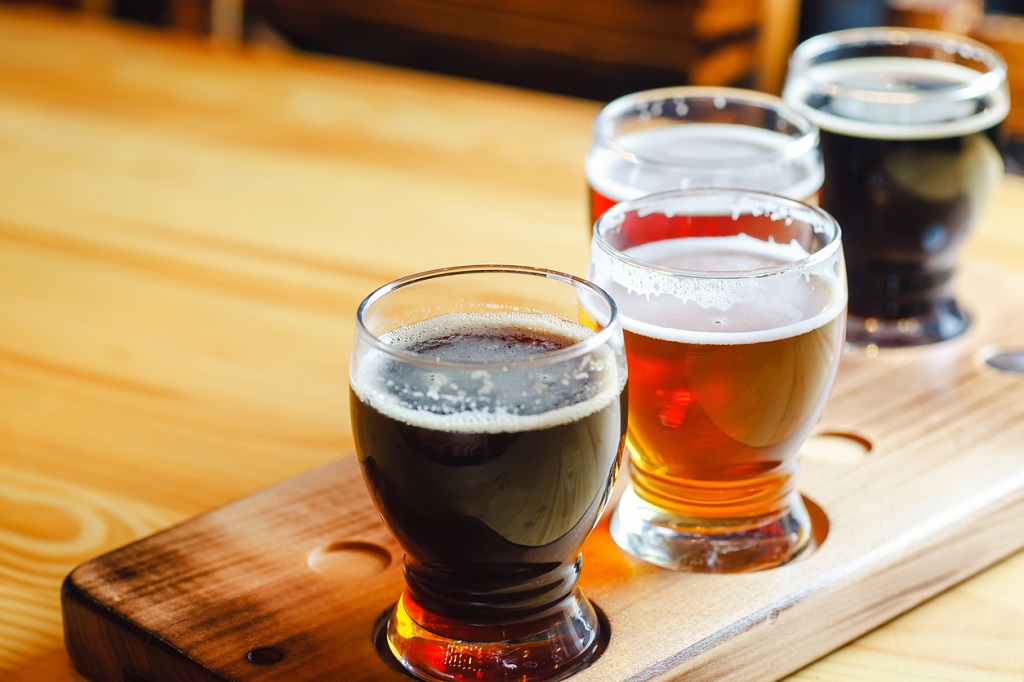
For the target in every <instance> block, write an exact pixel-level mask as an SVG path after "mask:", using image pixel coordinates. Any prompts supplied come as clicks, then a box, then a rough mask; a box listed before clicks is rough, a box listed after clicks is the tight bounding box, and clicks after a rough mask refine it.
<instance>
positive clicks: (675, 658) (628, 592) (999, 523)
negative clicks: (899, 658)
mask: <svg viewBox="0 0 1024 682" xmlns="http://www.w3.org/2000/svg"><path fill="white" fill-rule="evenodd" d="M959 284H960V289H961V291H962V292H963V293H962V300H963V302H964V303H965V305H966V307H967V308H968V309H969V310H970V311H971V313H972V315H973V317H974V325H973V326H972V329H971V331H970V332H969V333H968V334H966V335H965V336H963V337H961V338H959V339H957V340H954V341H952V342H948V343H945V344H940V345H936V346H933V347H927V348H916V349H904V350H892V351H881V352H877V353H875V352H872V351H870V350H867V351H865V350H863V349H851V350H849V351H848V352H847V353H846V354H845V355H844V358H843V362H842V365H841V369H840V376H839V379H838V381H837V385H836V389H835V392H834V394H833V397H832V400H831V401H830V403H829V406H828V408H827V410H826V414H825V416H824V417H823V420H822V422H821V425H820V429H819V435H818V436H816V437H815V438H814V439H812V441H811V442H809V443H808V445H807V447H806V448H805V450H804V455H803V462H804V466H803V471H802V474H801V488H802V490H803V491H804V493H805V494H806V495H807V497H808V498H809V499H811V500H812V501H813V502H814V505H815V508H817V509H821V510H824V515H822V514H820V513H816V516H817V518H816V534H817V536H818V537H819V539H821V540H822V544H821V546H820V547H819V548H818V549H817V550H816V551H815V552H813V553H812V554H810V555H809V556H807V557H806V558H804V559H802V560H800V561H797V562H795V563H793V564H790V565H787V566H784V567H782V568H778V569H775V570H771V571H765V572H762V573H753V574H745V575H718V576H716V575H690V574H683V573H675V572H671V571H667V570H662V569H659V568H655V567H653V566H649V565H646V564H644V563H642V562H639V561H637V560H634V559H632V558H631V557H629V556H628V555H626V554H625V553H623V552H621V551H620V550H619V549H618V548H617V547H616V546H615V545H614V543H613V542H612V541H611V539H610V537H609V535H608V529H607V518H606V519H605V520H604V521H603V522H602V523H601V525H599V527H598V528H597V530H596V531H595V532H594V534H593V535H592V536H591V538H590V539H589V540H588V541H587V544H586V545H585V546H584V564H583V577H582V580H581V584H582V586H583V589H584V591H585V592H586V593H587V595H588V596H589V597H590V598H591V599H592V600H593V601H594V602H595V603H596V604H597V605H598V606H599V607H600V608H601V610H602V611H603V612H604V614H605V615H606V616H607V618H608V622H609V624H610V629H611V636H610V640H609V643H608V646H607V648H606V650H605V651H604V652H603V654H602V655H601V656H600V657H599V658H598V659H597V660H596V661H595V663H594V664H593V665H592V666H591V667H590V668H588V669H586V670H584V671H582V672H581V673H579V674H578V675H577V676H576V677H574V678H573V679H574V680H576V679H578V680H580V681H581V682H583V681H585V680H601V681H604V680H675V679H684V678H685V679H686V680H758V679H775V678H779V677H782V676H784V675H785V674H787V673H790V672H792V671H794V670H796V669H798V668H800V667H801V666H803V665H805V664H806V663H808V662H810V661H812V660H814V659H816V658H818V657H819V656H821V655H823V654H825V653H827V652H828V651H831V650H832V649H834V648H836V647H838V646H840V645H842V644H844V643H846V642H848V641H850V640H851V639H853V638H855V637H857V636H858V635H860V634H862V633H864V632H866V631H868V630H870V629H871V628H873V627H875V626H877V625H879V624H881V623H883V622H885V621H886V620H888V619H890V618H892V617H893V616H895V615H897V614H899V613H901V612H903V611H905V610H907V609H909V608H911V607H913V606H915V605H916V604H919V603H920V602H922V601H923V600H925V599H927V598H928V597H930V596H932V595H934V594H936V593H938V592H940V591H941V590H943V589H945V588H946V587H948V586H950V585H953V584H955V583H957V582H958V581H960V580H962V579H964V578H966V577H967V576H969V575H971V574H973V573H975V572H977V571H979V570H981V569H982V568H984V567H986V566H989V565H990V564H992V563H993V562H995V561H997V560H998V559H1000V558H1002V557H1004V556H1006V555H1008V554H1010V553H1012V552H1013V551H1015V550H1017V549H1018V548H1020V547H1021V546H1024V375H1021V374H1014V373H1007V372H1000V371H996V370H994V369H992V368H990V367H989V366H988V365H986V363H985V362H984V358H986V357H988V356H989V355H991V354H992V353H993V352H997V351H999V350H1007V349H1012V348H1013V344H1014V343H1018V344H1019V343H1020V342H1021V340H1022V339H1024V314H1022V313H1024V304H1022V302H1021V292H1024V276H1022V275H1020V274H1015V273H1012V272H1011V271H1009V270H1005V269H1002V268H1001V267H999V266H995V265H991V264H980V263H974V264H970V266H969V267H965V268H964V271H963V272H962V274H961V276H960V280H959ZM828 434H844V435H843V436H837V435H828ZM865 444H866V445H868V446H869V447H870V449H868V450H865V447H864V445H865ZM621 483H622V481H620V484H621ZM826 517H827V518H826ZM401 587H402V572H401V552H400V550H399V549H398V548H397V546H396V545H395V544H394V542H393V541H392V540H391V538H390V536H389V535H388V534H387V532H386V531H385V530H384V528H383V526H382V525H381V524H380V521H379V520H378V518H377V515H376V513H375V511H374V510H373V508H372V506H371V504H370V501H369V497H368V495H367V494H366V492H365V489H364V488H363V483H362V479H361V477H360V475H359V472H358V467H357V465H356V462H355V458H354V457H346V458H342V459H340V460H338V461H336V462H333V463H331V464H329V465H326V466H325V467H323V468H321V469H317V470H314V471H311V472H308V473H305V474H303V475H300V476H298V477H296V478H293V479H290V480H287V481H284V482H283V483H280V484H278V485H276V486H274V487H272V488H269V489H267V490H264V491H262V492H258V493H256V494H254V495H251V496H249V497H247V498H244V499H242V500H239V501H237V502H235V503H232V504H229V505H227V506H225V507H222V508H219V509H216V510H213V511H211V512H209V513H207V514H204V515H202V516H199V517H197V518H195V519H193V520H190V521H188V522H186V523H184V524H182V525H179V526H176V527H174V528H171V529H168V530H166V531H164V532H161V533H158V534H156V535H153V536H150V537H149V538H146V539H143V540H141V541H138V542H136V543H133V544H131V545H128V546H126V547H124V548H121V549H119V550H116V551H114V552H112V553H110V554H106V555H104V556H101V557H99V558H96V559H93V560H92V561H89V562H87V563H85V564H83V565H81V566H80V567H78V568H77V569H75V570H74V571H73V572H72V573H71V574H70V575H69V576H68V578H67V580H66V582H65V586H64V590H63V595H62V602H63V610H64V626H65V637H66V644H67V648H68V652H69V654H70V655H71V658H72V661H73V662H74V663H75V665H76V667H77V668H78V669H79V670H80V671H81V672H82V673H83V674H85V675H86V676H88V677H90V678H92V679H95V680H122V679H123V680H131V681H134V682H141V681H148V682H161V681H185V680H239V681H243V680H255V679H259V680H289V681H292V682H294V681H301V680H323V679H346V680H348V679H359V680H399V679H402V675H401V673H399V672H396V671H395V670H394V668H392V667H390V666H389V665H388V664H387V663H386V662H384V661H383V660H382V659H381V658H380V657H379V656H378V655H377V652H376V651H375V649H374V644H373V641H372V638H371V632H372V630H373V627H374V623H375V621H376V620H377V618H378V617H379V616H380V615H381V613H383V612H384V611H385V609H387V608H388V606H389V605H390V604H391V603H392V602H393V601H394V600H395V598H396V597H397V595H398V593H399V591H400V590H401ZM250 652H252V653H250Z"/></svg>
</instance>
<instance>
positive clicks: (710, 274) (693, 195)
mask: <svg viewBox="0 0 1024 682" xmlns="http://www.w3.org/2000/svg"><path fill="white" fill-rule="evenodd" d="M716 195H722V196H723V200H724V199H725V198H732V199H734V200H736V201H739V200H742V199H743V198H752V199H759V200H761V201H764V202H769V203H774V204H775V205H777V206H781V205H784V206H787V207H789V208H792V209H796V210H797V211H798V212H803V213H805V214H809V215H811V216H813V217H814V218H815V220H814V223H813V224H812V226H811V227H812V230H814V232H815V233H816V234H818V233H820V232H822V231H824V230H825V229H831V234H830V235H829V240H828V242H827V243H826V244H824V245H823V246H822V247H821V248H820V249H818V250H817V251H815V252H814V253H811V254H808V255H807V256H804V257H803V258H798V259H796V260H793V261H790V262H788V263H783V264H782V265H775V266H767V267H763V268H754V269H748V270H694V269H688V268H670V267H665V266H661V265H655V264H653V263H650V262H648V261H645V260H643V259H640V258H635V257H633V256H629V255H627V254H626V253H624V252H623V251H622V250H621V249H618V248H616V247H615V246H613V245H612V244H611V243H609V242H608V240H607V239H606V237H605V232H607V231H608V230H609V229H611V227H616V226H617V225H618V224H616V225H614V226H611V227H607V229H604V228H606V225H607V223H608V222H609V221H611V220H612V219H614V218H616V217H617V216H623V215H625V214H626V213H630V212H633V211H641V210H642V209H643V208H644V207H645V206H650V205H651V204H660V203H663V202H669V201H672V200H674V199H679V200H685V199H697V198H699V197H709V196H716ZM736 201H733V202H730V203H728V204H723V207H722V209H721V210H723V211H724V210H726V209H728V208H731V209H732V211H730V212H728V213H724V215H735V210H736ZM652 212H653V211H652ZM743 215H752V214H743ZM769 219H770V218H769ZM817 225H822V226H823V228H822V230H819V229H817V227H816V226H817ZM687 238H688V237H687ZM593 241H594V243H595V244H596V245H597V247H598V248H600V249H601V250H602V251H604V252H605V253H606V254H608V255H609V256H611V257H612V258H615V259H616V260H619V261H622V262H623V263H626V264H627V265H629V266H631V267H636V268H641V269H644V270H648V271H651V272H656V273H658V274H659V275H667V276H670V277H686V278H688V279H703V280H736V279H753V278H758V277H773V276H776V275H781V274H784V273H787V272H800V271H802V270H806V269H807V268H810V267H813V266H815V265H818V264H820V263H823V262H824V261H826V260H828V259H829V258H831V257H832V256H833V255H834V254H835V253H836V252H837V251H838V250H839V249H840V248H842V229H841V228H840V227H839V223H838V221H836V219H835V218H834V217H832V215H831V214H830V213H828V212H827V211H825V210H824V209H822V208H820V207H818V206H814V205H811V204H807V203H804V202H802V201H797V200H796V199H790V198H789V197H785V196H782V195H781V194H773V193H770V192H761V191H758V190H747V189H731V188H714V187H706V188H697V189H676V190H670V191H667V192H657V193H654V194H648V195H646V196H643V197H640V198H638V199H632V200H630V201H623V202H620V203H618V204H616V205H614V206H612V207H611V208H609V209H608V210H607V211H605V212H604V213H603V214H601V216H599V217H598V219H597V221H596V222H595V223H594V231H593ZM644 243H646V244H650V243H654V242H644Z"/></svg>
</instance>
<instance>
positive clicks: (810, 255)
mask: <svg viewBox="0 0 1024 682" xmlns="http://www.w3.org/2000/svg"><path fill="white" fill-rule="evenodd" d="M589 276H590V278H592V279H593V281H595V283H598V284H599V286H602V287H604V288H605V289H606V290H607V291H608V292H609V293H611V294H612V296H613V297H614V298H615V299H616V301H617V302H618V304H619V308H620V311H621V315H622V323H623V327H624V329H625V340H626V353H627V356H628V358H629V365H630V381H629V411H630V413H629V435H628V437H627V443H628V450H629V452H630V458H631V460H630V461H631V464H632V468H631V487H630V489H629V490H627V491H626V493H625V494H624V495H623V498H622V501H621V502H620V503H619V506H618V507H617V509H616V510H615V514H614V516H613V517H612V524H611V529H612V537H613V538H614V539H615V540H616V542H617V543H618V544H619V545H620V546H622V547H623V548H624V549H626V550H627V551H629V552H631V553H633V554H635V555H637V556H639V557H641V558H643V559H646V560H648V561H651V562H653V563H656V564H658V565H661V566H666V567H669V568H674V569H679V570H689V571H701V572H735V571H750V570H756V569H761V568H770V567H773V566H778V565H780V564H782V563H785V562H787V561H789V560H791V559H792V558H794V557H795V556H797V555H799V554H800V553H801V552H802V551H803V550H805V549H806V548H807V546H808V544H809V542H810V531H811V528H810V521H809V519H808V515H807V511H806V508H805V506H804V503H803V501H802V498H801V497H800V494H799V492H798V490H797V486H796V479H797V463H796V460H795V456H796V452H797V450H798V449H799V447H800V446H801V445H802V443H803V441H804V440H805V439H806V438H807V436H808V435H809V433H810V430H811V429H812V428H813V426H814V425H815V423H816V422H817V420H818V418H819V416H820V415H821V412H822V409H823V408H824V405H825V401H826V399H827V397H828V395H829V392H830V390H831V386H832V382H833V380H834V377H835V374H836V369H837V365H838V362H839V357H840V349H841V347H842V341H843V335H844V319H845V314H844V313H845V305H846V280H845V274H844V272H843V261H842V250H841V247H840V242H839V232H838V227H837V226H836V224H835V222H834V221H833V220H832V219H831V218H830V217H829V216H827V215H826V214H824V213H822V212H820V211H818V210H817V209H814V208H813V207H810V206H806V205H803V204H800V203H798V202H793V201H789V200H786V199H784V198H782V197H777V196H772V195H761V194H757V193H749V192H740V191H733V190H703V191H702V190H692V191H687V192H673V193H663V194H655V195H651V196H648V197H646V198H644V199H639V200H637V201H634V202H627V203H625V204H620V205H617V206H615V207H614V208H612V209H610V210H609V211H608V212H606V213H605V214H604V215H603V216H602V217H601V218H600V219H599V220H598V223H597V227H596V230H595V236H594V242H593V245H592V247H591V266H590V275H589Z"/></svg>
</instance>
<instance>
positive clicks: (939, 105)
mask: <svg viewBox="0 0 1024 682" xmlns="http://www.w3.org/2000/svg"><path fill="white" fill-rule="evenodd" d="M1002 75H1003V74H1001V73H1000V72H998V71H992V72H988V73H982V72H979V71H977V70H976V69H973V68H971V67H969V66H965V65H963V64H957V63H954V62H949V61H939V60H933V59H921V58H911V57H880V56H874V57H860V58H851V59H843V60H837V61H828V62H822V63H820V64H813V65H808V66H803V67H801V68H800V69H799V70H798V71H797V72H795V73H792V74H791V75H790V77H789V78H788V79H787V81H786V86H785V90H784V92H783V97H784V98H785V99H786V101H788V102H789V103H790V104H791V105H793V106H794V107H795V108H798V109H800V110H801V111H802V112H803V113H804V114H805V115H806V116H807V117H808V118H810V119H811V120H812V121H814V122H815V123H816V124H817V125H818V126H819V127H820V128H822V129H823V130H828V131H833V132H838V133H843V134H847V135H853V136H856V137H865V138H871V139H893V140H908V139H936V138H944V137H956V136H961V135H970V134H972V133H977V132H980V131H983V130H987V129H989V128H991V127H993V126H995V125H997V124H998V123H1000V122H1001V121H1002V120H1003V119H1004V118H1006V115H1007V114H1008V113H1009V108H1010V99H1009V93H1008V91H1007V89H1006V85H1005V79H1004V78H1002ZM993 85H995V86H996V87H992V86H993Z"/></svg>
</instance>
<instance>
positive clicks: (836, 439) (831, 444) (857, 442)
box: [800, 431, 874, 464]
mask: <svg viewBox="0 0 1024 682" xmlns="http://www.w3.org/2000/svg"><path fill="white" fill-rule="evenodd" d="M872 449H874V444H873V443H872V442H871V441H870V440H868V439H867V438H865V437H864V436H860V435H857V434H856V433H847V432H843V431H825V432H824V433H819V434H816V435H814V436H811V437H810V438H808V439H807V442H805V443H804V446H803V447H802V448H801V449H800V454H801V455H802V456H803V457H807V458H809V459H813V460H817V461H820V462H836V463H842V464H853V463H856V462H860V461H862V460H863V459H864V458H865V457H867V456H868V454H869V453H870V452H871V450H872Z"/></svg>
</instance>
